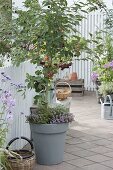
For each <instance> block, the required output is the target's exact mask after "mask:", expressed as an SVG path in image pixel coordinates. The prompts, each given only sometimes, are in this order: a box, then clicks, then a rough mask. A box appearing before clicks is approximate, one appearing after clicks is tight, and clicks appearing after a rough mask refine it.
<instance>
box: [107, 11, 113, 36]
mask: <svg viewBox="0 0 113 170" xmlns="http://www.w3.org/2000/svg"><path fill="white" fill-rule="evenodd" d="M105 25H106V29H107V31H108V32H109V33H110V34H111V36H112V35H113V9H109V10H108V11H107V18H106V19H105Z"/></svg>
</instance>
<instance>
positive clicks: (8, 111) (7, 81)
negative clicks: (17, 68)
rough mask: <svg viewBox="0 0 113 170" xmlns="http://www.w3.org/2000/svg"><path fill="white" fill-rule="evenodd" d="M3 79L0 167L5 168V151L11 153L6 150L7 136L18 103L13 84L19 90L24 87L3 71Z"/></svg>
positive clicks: (1, 92) (0, 120) (0, 93)
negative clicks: (12, 91)
mask: <svg viewBox="0 0 113 170" xmlns="http://www.w3.org/2000/svg"><path fill="white" fill-rule="evenodd" d="M1 76H2V79H1V82H2V85H3V86H2V87H1V89H0V101H1V102H0V108H1V110H0V169H1V168H2V169H4V167H5V165H6V163H7V162H6V160H5V155H4V153H6V152H7V153H8V154H9V155H10V154H11V153H9V152H8V151H6V149H5V148H4V147H5V143H6V138H7V132H8V128H9V125H10V123H12V121H13V116H14V113H13V109H14V107H15V105H16V100H15V98H14V95H13V94H12V93H11V90H10V89H11V87H12V86H13V87H14V88H16V89H17V90H20V89H22V88H23V87H24V88H25V86H23V85H22V84H16V83H13V82H12V80H11V78H10V77H9V76H7V75H6V74H5V73H4V72H2V73H1Z"/></svg>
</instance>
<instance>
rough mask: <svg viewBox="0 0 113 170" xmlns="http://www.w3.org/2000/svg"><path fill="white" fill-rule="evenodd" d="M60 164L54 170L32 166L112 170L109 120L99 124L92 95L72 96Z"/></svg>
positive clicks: (112, 125) (58, 169)
mask: <svg viewBox="0 0 113 170" xmlns="http://www.w3.org/2000/svg"><path fill="white" fill-rule="evenodd" d="M71 112H72V113H74V115H75V122H73V123H72V124H71V126H70V129H69V131H68V133H67V137H66V138H67V139H66V145H65V158H64V162H63V163H62V164H59V165H54V166H42V165H36V167H35V168H34V170H113V120H110V121H109V120H101V118H100V105H99V104H97V102H96V97H95V94H94V93H86V94H85V96H83V97H80V96H74V97H73V100H72V103H71Z"/></svg>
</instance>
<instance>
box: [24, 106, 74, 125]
mask: <svg viewBox="0 0 113 170" xmlns="http://www.w3.org/2000/svg"><path fill="white" fill-rule="evenodd" d="M73 120H74V117H73V115H72V114H69V113H68V109H67V108H65V107H64V106H62V105H58V106H48V107H45V104H44V105H38V106H37V108H35V110H34V109H33V111H32V113H31V114H30V115H29V116H27V121H28V122H30V123H34V124H54V123H55V124H57V123H69V122H72V121H73Z"/></svg>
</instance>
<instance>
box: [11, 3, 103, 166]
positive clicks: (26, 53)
mask: <svg viewBox="0 0 113 170" xmlns="http://www.w3.org/2000/svg"><path fill="white" fill-rule="evenodd" d="M86 6H87V7H89V9H86ZM98 6H99V7H100V3H97V4H96V3H93V5H92V3H91V1H88V2H87V3H86V4H85V3H83V2H79V3H78V4H77V3H74V5H73V6H70V7H69V6H68V3H67V0H65V1H64V0H44V1H43V2H42V4H40V3H39V2H38V1H37V0H25V2H24V7H25V10H16V11H15V13H16V18H15V19H13V42H12V61H13V62H14V63H16V64H19V63H20V62H22V61H26V60H28V59H30V61H31V63H33V64H35V66H36V71H35V75H30V74H27V79H26V82H27V83H28V88H31V89H35V92H36V96H35V97H34V99H35V101H34V103H35V105H36V106H35V107H31V115H29V116H28V117H27V121H28V122H29V123H30V127H31V134H32V138H33V142H34V146H35V153H36V159H37V162H38V163H39V164H46V165H52V164H58V163H60V162H62V161H63V151H64V141H65V133H66V131H67V129H68V124H69V122H71V121H72V120H73V116H72V114H70V113H69V110H67V109H66V108H64V106H59V105H58V106H57V105H55V104H54V103H50V102H49V101H48V94H49V91H50V89H51V84H53V80H54V75H55V74H56V73H57V72H58V70H59V69H61V70H63V69H65V68H69V67H70V66H71V64H72V62H71V61H72V59H73V56H74V55H75V56H79V55H80V54H81V52H82V51H84V50H85V49H87V50H88V47H87V41H86V40H85V38H82V37H81V35H80V36H79V35H78V31H77V30H76V26H77V25H79V23H80V22H81V21H82V19H83V18H84V16H82V14H80V11H81V13H82V12H83V11H84V12H85V11H88V10H90V11H91V10H92V9H93V10H95V9H97V7H98Z"/></svg>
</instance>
